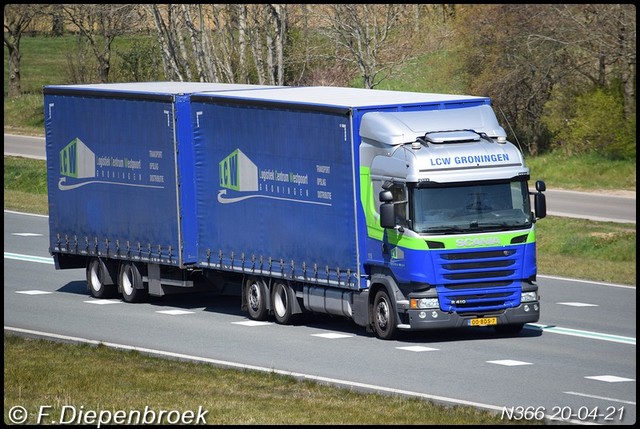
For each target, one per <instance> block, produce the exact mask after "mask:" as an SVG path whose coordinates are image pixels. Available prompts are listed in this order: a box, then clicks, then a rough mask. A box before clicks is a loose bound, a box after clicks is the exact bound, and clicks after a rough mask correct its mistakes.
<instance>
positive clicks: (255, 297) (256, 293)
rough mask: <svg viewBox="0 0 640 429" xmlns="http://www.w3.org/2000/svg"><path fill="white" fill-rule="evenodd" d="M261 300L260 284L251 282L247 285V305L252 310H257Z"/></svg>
mask: <svg viewBox="0 0 640 429" xmlns="http://www.w3.org/2000/svg"><path fill="white" fill-rule="evenodd" d="M261 301H262V299H261V296H260V285H258V284H257V283H251V286H249V307H251V309H252V310H254V311H258V309H259V308H260V302H261Z"/></svg>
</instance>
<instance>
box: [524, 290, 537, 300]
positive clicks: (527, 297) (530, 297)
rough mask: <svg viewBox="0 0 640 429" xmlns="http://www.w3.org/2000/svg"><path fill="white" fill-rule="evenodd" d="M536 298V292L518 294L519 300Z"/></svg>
mask: <svg viewBox="0 0 640 429" xmlns="http://www.w3.org/2000/svg"><path fill="white" fill-rule="evenodd" d="M537 300H538V294H537V293H536V292H522V295H521V296H520V301H521V302H534V301H537Z"/></svg>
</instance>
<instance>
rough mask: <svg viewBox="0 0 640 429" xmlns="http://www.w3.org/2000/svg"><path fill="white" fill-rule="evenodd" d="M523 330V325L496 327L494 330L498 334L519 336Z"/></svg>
mask: <svg viewBox="0 0 640 429" xmlns="http://www.w3.org/2000/svg"><path fill="white" fill-rule="evenodd" d="M523 328H524V323H513V324H510V325H496V326H495V330H496V332H497V333H499V334H510V335H515V334H519V333H520V331H522V329H523Z"/></svg>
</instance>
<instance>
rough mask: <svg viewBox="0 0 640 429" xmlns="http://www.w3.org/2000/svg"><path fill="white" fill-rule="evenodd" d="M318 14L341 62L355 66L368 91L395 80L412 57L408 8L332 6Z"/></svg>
mask: <svg viewBox="0 0 640 429" xmlns="http://www.w3.org/2000/svg"><path fill="white" fill-rule="evenodd" d="M327 8H328V9H329V13H319V14H318V15H317V18H318V19H319V20H320V22H322V23H323V31H324V33H325V34H327V36H328V37H329V38H330V39H331V40H332V41H333V43H335V45H336V47H337V49H336V55H337V58H338V60H339V61H344V62H347V63H350V64H355V65H356V66H357V68H358V70H359V71H360V76H361V77H362V80H363V85H364V87H365V88H374V87H376V86H377V85H379V84H380V83H381V82H382V81H384V80H385V79H388V78H390V77H391V76H393V74H394V71H396V70H397V69H398V68H400V66H401V65H403V64H404V63H405V62H406V61H407V60H408V59H409V58H410V57H411V48H410V41H411V37H409V34H410V31H411V30H412V27H411V26H409V25H407V22H408V20H409V18H407V19H405V18H406V17H405V14H409V13H410V11H411V9H410V7H409V5H401V4H375V3H373V4H331V5H327Z"/></svg>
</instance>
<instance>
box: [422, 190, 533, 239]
mask: <svg viewBox="0 0 640 429" xmlns="http://www.w3.org/2000/svg"><path fill="white" fill-rule="evenodd" d="M410 192H411V198H410V201H411V206H410V211H411V221H412V225H413V230H414V231H416V232H418V233H438V232H442V233H445V232H449V233H450V232H469V231H474V232H475V231H478V230H482V231H487V230H493V231H496V230H507V229H513V228H523V227H527V226H530V225H531V208H530V204H529V190H528V187H527V182H526V181H512V182H500V183H496V182H493V183H491V184H474V185H469V184H464V185H460V186H444V185H443V186H440V187H433V186H430V187H419V188H413V189H411V190H410Z"/></svg>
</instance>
